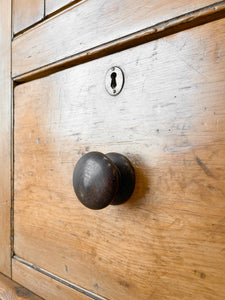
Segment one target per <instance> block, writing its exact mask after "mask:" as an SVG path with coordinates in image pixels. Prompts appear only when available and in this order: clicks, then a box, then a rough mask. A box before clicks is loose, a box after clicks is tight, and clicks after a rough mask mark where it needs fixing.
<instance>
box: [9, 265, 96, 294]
mask: <svg viewBox="0 0 225 300" xmlns="http://www.w3.org/2000/svg"><path fill="white" fill-rule="evenodd" d="M12 265H13V274H12V276H13V279H14V280H15V281H17V282H19V283H20V284H22V285H23V286H26V287H27V288H29V289H30V290H32V291H33V292H35V293H37V294H38V295H40V296H42V297H43V298H44V299H46V300H48V299H49V300H52V299H54V300H62V299H68V300H69V299H76V300H88V299H90V298H89V297H87V296H85V295H83V294H81V293H79V292H77V291H75V290H73V289H72V288H70V287H68V286H66V285H64V284H62V283H60V282H58V281H56V280H54V279H52V278H50V277H49V276H46V275H44V274H42V273H40V272H38V271H36V270H34V269H32V268H30V267H29V266H26V265H24V264H22V263H20V262H18V261H16V260H14V259H13V261H12Z"/></svg>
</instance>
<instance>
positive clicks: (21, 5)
mask: <svg viewBox="0 0 225 300" xmlns="http://www.w3.org/2000/svg"><path fill="white" fill-rule="evenodd" d="M43 18H44V0H13V33H14V34H16V33H18V32H20V31H22V30H24V29H26V28H27V27H30V26H31V25H33V24H35V23H37V22H38V21H41V19H43Z"/></svg>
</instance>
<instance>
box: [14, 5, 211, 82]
mask: <svg viewBox="0 0 225 300" xmlns="http://www.w3.org/2000/svg"><path fill="white" fill-rule="evenodd" d="M213 3H215V1H213V0H202V1H199V0H193V1H188V0H182V1H181V0H167V1H163V0H161V1H151V2H149V0H141V1H135V0H115V1H108V0H88V1H81V2H79V3H78V4H77V5H76V6H73V7H72V8H71V9H69V10H66V11H64V12H63V13H61V14H59V15H57V16H55V17H54V18H50V19H49V20H46V21H45V22H43V23H42V24H40V25H39V26H36V27H35V28H33V29H32V30H30V31H27V32H25V33H24V34H23V35H21V36H19V37H17V38H16V39H14V41H13V45H12V59H13V68H12V73H13V76H14V77H15V76H18V75H20V74H23V73H26V72H29V71H31V70H34V69H38V68H40V67H43V66H46V65H49V64H51V63H53V62H56V61H60V60H62V59H65V58H68V57H70V56H72V55H74V54H78V53H80V52H82V51H85V50H89V49H92V48H93V47H96V46H98V45H101V44H104V43H106V42H109V41H113V40H116V39H118V38H121V37H123V36H125V35H129V34H132V33H134V32H137V31H139V30H141V29H144V28H147V27H149V26H152V25H155V24H156V23H158V22H162V21H166V20H168V19H171V18H175V17H177V16H179V15H182V14H185V13H188V12H190V11H192V10H196V9H199V8H202V7H204V6H207V5H210V4H213ZM215 12H216V7H215Z"/></svg>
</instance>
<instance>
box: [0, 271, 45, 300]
mask: <svg viewBox="0 0 225 300" xmlns="http://www.w3.org/2000/svg"><path fill="white" fill-rule="evenodd" d="M0 299H1V300H28V299H29V300H41V299H42V298H40V297H38V296H36V295H34V294H33V293H32V292H30V291H29V290H27V289H26V288H24V287H22V286H20V285H19V284H17V283H16V282H14V281H12V280H10V279H9V278H7V277H5V276H4V275H2V274H0Z"/></svg>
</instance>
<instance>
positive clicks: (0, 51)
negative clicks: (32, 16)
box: [0, 0, 11, 276]
mask: <svg viewBox="0 0 225 300" xmlns="http://www.w3.org/2000/svg"><path fill="white" fill-rule="evenodd" d="M10 45H11V1H8V0H2V1H0V56H1V63H0V120H1V126H0V166H1V167H0V272H2V273H4V274H6V275H7V276H10V273H11V272H10V269H11V267H10V265H11V263H10V259H11V249H10V248H11V247H10V207H11V203H10V202H11V201H10V199H11V184H10V131H11V129H10V128H11V79H10V68H11V66H10V65H11V63H10V59H11V46H10Z"/></svg>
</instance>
